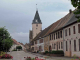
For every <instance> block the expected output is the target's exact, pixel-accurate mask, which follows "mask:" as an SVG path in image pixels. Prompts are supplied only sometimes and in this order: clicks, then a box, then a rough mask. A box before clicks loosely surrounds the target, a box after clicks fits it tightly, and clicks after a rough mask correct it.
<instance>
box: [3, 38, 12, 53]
mask: <svg viewBox="0 0 80 60" xmlns="http://www.w3.org/2000/svg"><path fill="white" fill-rule="evenodd" d="M4 42H5V43H4ZM2 43H3V44H4V48H5V50H6V52H7V51H9V49H10V48H11V46H12V45H13V41H12V39H10V38H7V39H4V40H2Z"/></svg>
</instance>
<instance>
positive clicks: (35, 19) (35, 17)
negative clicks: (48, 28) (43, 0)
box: [32, 4, 42, 24]
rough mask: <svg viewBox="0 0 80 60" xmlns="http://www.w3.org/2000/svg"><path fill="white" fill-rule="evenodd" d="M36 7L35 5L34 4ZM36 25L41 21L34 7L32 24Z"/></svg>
mask: <svg viewBox="0 0 80 60" xmlns="http://www.w3.org/2000/svg"><path fill="white" fill-rule="evenodd" d="M36 5H37V4H36ZM36 23H38V24H42V22H41V19H40V17H39V13H38V9H37V7H36V14H35V16H34V19H33V22H32V24H36Z"/></svg>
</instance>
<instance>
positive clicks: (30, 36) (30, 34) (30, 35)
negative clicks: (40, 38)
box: [29, 30, 32, 39]
mask: <svg viewBox="0 0 80 60" xmlns="http://www.w3.org/2000/svg"><path fill="white" fill-rule="evenodd" d="M29 38H30V39H32V31H31V30H30V32H29Z"/></svg>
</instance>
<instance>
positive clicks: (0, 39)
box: [0, 27, 13, 51]
mask: <svg viewBox="0 0 80 60" xmlns="http://www.w3.org/2000/svg"><path fill="white" fill-rule="evenodd" d="M12 44H13V41H12V38H11V36H10V34H9V32H8V31H7V29H5V27H2V28H0V51H4V50H5V51H6V50H9V49H10V47H11V46H12ZM3 48H4V49H3Z"/></svg>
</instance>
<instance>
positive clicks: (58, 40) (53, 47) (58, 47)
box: [49, 30, 63, 50]
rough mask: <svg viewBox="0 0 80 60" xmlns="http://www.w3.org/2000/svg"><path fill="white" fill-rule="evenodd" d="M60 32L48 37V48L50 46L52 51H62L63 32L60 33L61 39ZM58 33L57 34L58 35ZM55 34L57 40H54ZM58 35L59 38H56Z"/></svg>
mask: <svg viewBox="0 0 80 60" xmlns="http://www.w3.org/2000/svg"><path fill="white" fill-rule="evenodd" d="M60 31H62V30H60ZM60 31H57V32H54V33H52V34H50V35H49V37H50V39H49V41H50V46H51V49H52V50H63V31H62V37H61V33H60ZM58 32H59V34H58ZM56 33H57V38H56ZM54 34H55V35H54ZM58 35H59V37H58ZM57 43H58V44H57ZM57 45H58V46H57Z"/></svg>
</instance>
